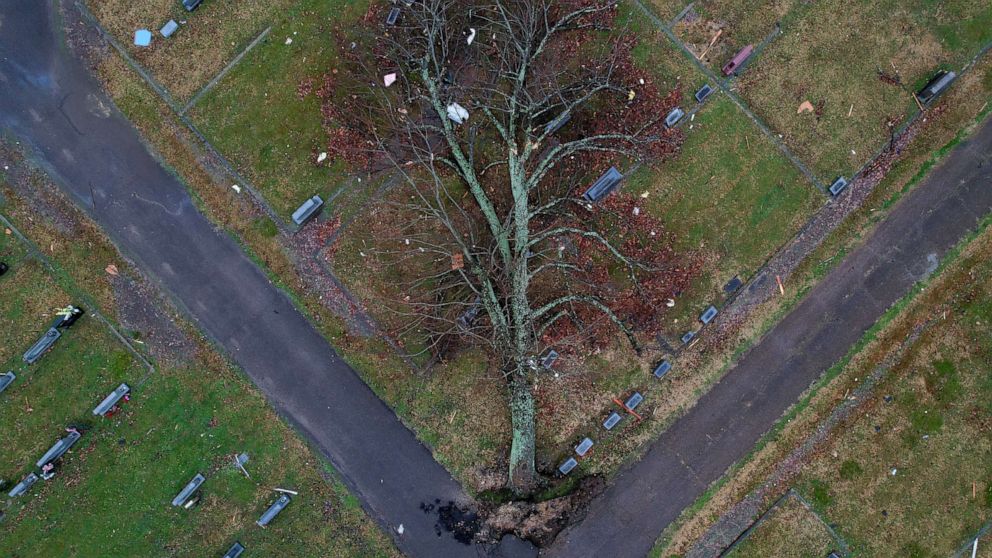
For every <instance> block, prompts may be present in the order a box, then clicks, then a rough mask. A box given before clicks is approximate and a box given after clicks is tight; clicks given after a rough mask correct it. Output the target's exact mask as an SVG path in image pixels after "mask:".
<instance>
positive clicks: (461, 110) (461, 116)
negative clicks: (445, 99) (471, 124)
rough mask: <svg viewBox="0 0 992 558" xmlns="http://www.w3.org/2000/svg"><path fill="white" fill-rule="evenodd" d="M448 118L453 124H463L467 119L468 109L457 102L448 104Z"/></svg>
mask: <svg viewBox="0 0 992 558" xmlns="http://www.w3.org/2000/svg"><path fill="white" fill-rule="evenodd" d="M448 118H450V119H451V121H452V122H454V123H455V124H463V123H465V121H466V120H468V111H467V110H465V107H463V106H461V105H459V104H458V103H451V104H450V105H448Z"/></svg>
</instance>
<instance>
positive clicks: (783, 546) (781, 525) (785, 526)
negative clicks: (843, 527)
mask: <svg viewBox="0 0 992 558" xmlns="http://www.w3.org/2000/svg"><path fill="white" fill-rule="evenodd" d="M768 513H769V515H768V516H766V517H765V519H764V520H763V522H762V523H761V525H759V526H758V527H757V528H756V529H755V530H754V531H752V532H751V533H750V534H749V535H748V537H747V539H746V540H744V541H743V542H742V543H741V544H740V545H739V546H737V547H736V548H734V550H733V551H732V552H730V553H729V554H727V556H726V558H755V557H758V556H774V557H776V558H822V557H824V556H826V555H827V553H828V552H830V551H831V550H837V546H836V543H835V542H834V539H833V537H832V536H831V535H830V532H829V531H828V530H827V528H826V526H825V525H824V524H823V522H822V521H820V520H819V519H818V518H817V517H816V515H814V514H813V512H812V511H810V510H809V509H808V508H806V506H804V505H803V504H802V502H800V501H799V499H798V498H796V497H795V496H791V495H790V496H786V497H785V499H784V500H782V502H781V503H779V505H778V506H777V507H775V508H774V509H772V510H770V511H769V512H768Z"/></svg>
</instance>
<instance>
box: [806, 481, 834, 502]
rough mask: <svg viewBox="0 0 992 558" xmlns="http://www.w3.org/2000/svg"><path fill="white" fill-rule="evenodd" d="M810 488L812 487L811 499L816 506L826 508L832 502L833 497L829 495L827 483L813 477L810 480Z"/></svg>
mask: <svg viewBox="0 0 992 558" xmlns="http://www.w3.org/2000/svg"><path fill="white" fill-rule="evenodd" d="M810 488H812V489H813V493H812V496H811V499H812V500H813V503H814V504H815V505H816V506H817V507H819V508H821V509H822V508H826V507H827V506H829V505H830V504H831V503H832V502H833V500H834V498H833V496H831V495H830V487H829V486H828V485H827V483H825V482H823V481H821V480H819V479H814V480H812V481H810Z"/></svg>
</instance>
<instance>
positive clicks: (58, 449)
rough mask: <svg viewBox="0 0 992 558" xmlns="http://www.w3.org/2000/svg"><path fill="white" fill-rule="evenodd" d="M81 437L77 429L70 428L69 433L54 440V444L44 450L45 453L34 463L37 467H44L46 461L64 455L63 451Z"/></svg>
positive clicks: (48, 461) (67, 449) (50, 461)
mask: <svg viewBox="0 0 992 558" xmlns="http://www.w3.org/2000/svg"><path fill="white" fill-rule="evenodd" d="M81 437H82V434H80V433H79V431H78V430H70V431H69V434H68V435H66V436H65V437H64V438H60V439H59V440H58V441H57V442H55V444H54V445H52V447H51V448H49V449H48V451H46V452H45V455H43V456H41V459H39V460H38V461H37V463H35V465H37V466H38V467H44V466H45V465H47V464H48V463H53V462H55V461H56V460H58V459H59V458H60V457H62V456H63V455H65V452H67V451H69V448H71V447H72V446H73V445H74V444H75V443H76V442H78V441H79V438H81Z"/></svg>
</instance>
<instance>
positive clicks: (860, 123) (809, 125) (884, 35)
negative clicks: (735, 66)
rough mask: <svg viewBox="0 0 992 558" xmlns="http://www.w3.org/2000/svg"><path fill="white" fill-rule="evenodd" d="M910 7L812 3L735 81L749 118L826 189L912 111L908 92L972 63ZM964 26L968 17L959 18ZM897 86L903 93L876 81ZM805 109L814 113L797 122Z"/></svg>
mask: <svg viewBox="0 0 992 558" xmlns="http://www.w3.org/2000/svg"><path fill="white" fill-rule="evenodd" d="M928 9H929V8H923V7H920V6H918V5H917V3H915V2H910V3H901V2H892V1H886V2H871V3H865V2H858V1H854V0H835V1H830V2H816V3H814V4H812V5H811V6H809V8H808V9H805V10H804V12H803V14H802V15H801V17H798V18H795V19H793V20H790V23H789V25H787V26H785V27H784V28H783V31H784V33H783V35H782V36H780V37H778V38H776V39H775V40H774V41H773V42H772V43H771V44H769V45H768V47H767V48H766V49H765V50H764V52H763V53H762V54H761V56H760V58H759V59H758V60H757V61H755V62H754V64H752V65H751V66H750V67H749V68H748V70H747V71H746V72H745V73H744V74H743V75H742V77H741V79H740V85H739V87H740V91H741V94H742V96H743V97H744V98H745V99H746V100H747V101H748V103H749V104H750V105H751V106H752V107H754V109H755V112H756V113H757V114H758V115H759V116H760V117H761V118H762V119H764V120H765V122H767V123H768V125H769V126H770V127H771V128H772V129H774V130H775V131H776V132H778V133H780V134H782V136H783V140H784V141H785V143H786V144H787V145H788V146H789V147H790V148H792V149H793V150H794V151H795V152H796V154H797V155H798V156H799V157H800V158H802V159H803V160H805V161H806V162H807V163H808V164H809V165H810V166H811V168H812V169H813V171H814V172H815V173H816V174H817V175H818V177H819V178H820V179H821V180H822V181H824V182H830V181H832V180H833V179H834V178H835V177H837V176H838V175H848V176H850V175H851V174H852V173H853V172H854V171H856V170H858V169H859V168H860V167H861V165H862V164H863V163H865V162H866V161H868V160H869V159H870V158H871V156H872V155H873V154H874V153H875V152H876V150H878V149H879V148H880V147H881V146H882V145H883V144H884V143H885V142H886V141H887V140H888V138H889V134H890V130H891V127H890V124H891V125H892V126H898V125H899V124H900V123H902V122H903V121H904V120H905V119H906V118H907V116H908V115H909V114H910V113H911V112H912V111H913V110H914V109H915V108H916V104H915V102H914V101H913V97H912V92H913V91H915V90H916V88H917V87H919V84H920V83H921V82H922V81H925V80H926V78H927V77H928V76H930V75H932V74H933V73H934V72H935V71H936V70H937V69H939V68H940V67H942V66H947V65H950V64H958V63H960V62H961V61H962V60H963V59H966V58H967V57H969V56H970V55H971V54H974V52H975V50H977V48H976V49H974V50H972V51H971V52H970V53H963V52H956V51H954V50H952V49H951V48H949V46H948V45H947V43H946V42H942V40H941V36H940V34H939V33H938V31H936V30H935V28H934V24H933V23H932V21H931V20H930V19H929V18H930V14H929V12H927V11H926V10H928ZM962 17H965V15H964V14H962ZM880 72H884V73H885V74H889V75H893V76H896V75H897V76H898V77H899V79H900V80H901V83H902V85H901V86H900V85H893V84H890V83H886V82H884V81H882V80H880V79H879V74H880ZM804 101H809V102H810V103H812V104H813V105H814V107H816V111H815V112H813V113H810V112H803V113H802V114H797V112H796V111H797V107H798V106H799V105H800V103H802V102H804Z"/></svg>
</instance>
